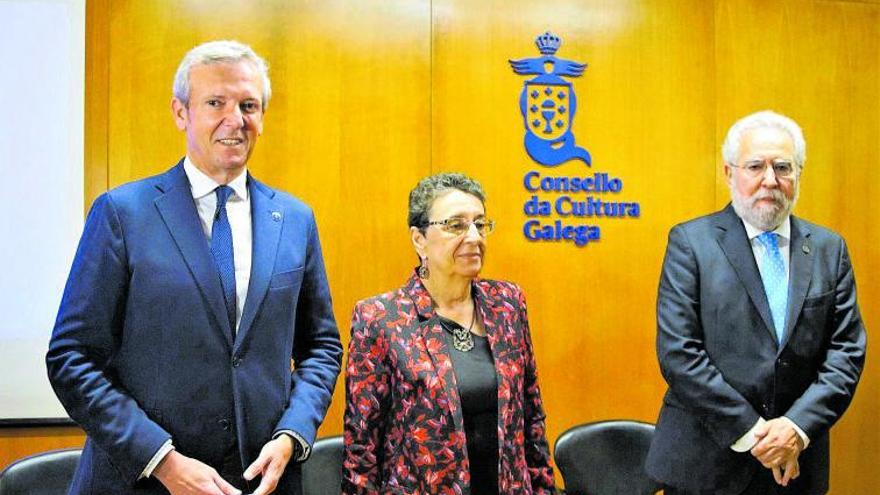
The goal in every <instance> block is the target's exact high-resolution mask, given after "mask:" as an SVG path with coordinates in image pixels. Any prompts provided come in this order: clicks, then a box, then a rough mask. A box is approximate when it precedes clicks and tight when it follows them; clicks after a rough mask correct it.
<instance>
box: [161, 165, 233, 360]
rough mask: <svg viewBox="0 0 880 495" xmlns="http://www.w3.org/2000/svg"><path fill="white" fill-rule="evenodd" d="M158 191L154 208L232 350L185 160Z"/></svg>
mask: <svg viewBox="0 0 880 495" xmlns="http://www.w3.org/2000/svg"><path fill="white" fill-rule="evenodd" d="M162 179H163V180H162V181H161V183H160V184H158V185H157V188H158V189H159V190H160V191H161V192H163V193H164V194H162V195H161V196H159V197H158V198H156V200H155V201H154V204H155V205H156V209H157V210H159V215H160V216H161V217H162V221H163V222H165V226H166V227H167V228H168V231H169V232H170V233H171V237H173V238H174V242H175V244H176V245H177V248H178V249H179V250H180V253H181V254H182V255H183V259H184V260H185V261H186V264H187V266H188V267H189V270H190V273H191V274H192V276H193V278H194V279H195V281H196V284H197V285H198V287H199V290H201V292H202V295H203V296H204V298H205V301H206V303H207V305H208V307H209V308H210V309H211V312H212V313H213V314H214V319H215V320H216V321H217V324H218V326H219V328H220V330H221V332H222V333H223V337H224V338H225V339H226V342H227V344H229V346H230V347H232V331H231V329H230V328H229V318H228V317H227V315H226V304H225V303H224V299H223V288H222V287H221V285H220V276H219V275H218V274H217V268H216V267H215V266H214V260H213V258H212V257H211V249H210V247H209V246H208V241H207V239H206V238H205V232H204V230H202V224H201V220H199V214H198V212H197V211H196V206H195V202H194V201H193V197H192V191H191V189H190V186H189V180H188V179H187V178H186V173H185V172H184V171H183V160H181V161H180V163H178V164H177V166H175V167H174V168H172V169H171V170H170V171H168V172H167V173H166V174H165V175H164V176H163V178H162Z"/></svg>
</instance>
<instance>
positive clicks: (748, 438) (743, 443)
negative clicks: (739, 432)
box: [730, 418, 767, 452]
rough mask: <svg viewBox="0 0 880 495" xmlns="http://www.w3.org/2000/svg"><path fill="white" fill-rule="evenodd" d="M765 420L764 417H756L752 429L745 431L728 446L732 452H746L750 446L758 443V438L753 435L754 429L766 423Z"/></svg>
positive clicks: (750, 448)
mask: <svg viewBox="0 0 880 495" xmlns="http://www.w3.org/2000/svg"><path fill="white" fill-rule="evenodd" d="M766 422H767V420H766V419H764V418H758V422H757V423H755V425H754V426H752V429H750V430H749V431H747V432H746V434H745V435H743V436H741V437H739V440H737V441H736V442H734V443H733V445H731V446H730V448H731V449H732V450H733V451H734V452H747V451H749V450H752V447H754V446H755V444H756V443H758V439H757V438H756V437H755V431H756V430H757V429H758V428H760V427H761V426H763V425H764V423H766Z"/></svg>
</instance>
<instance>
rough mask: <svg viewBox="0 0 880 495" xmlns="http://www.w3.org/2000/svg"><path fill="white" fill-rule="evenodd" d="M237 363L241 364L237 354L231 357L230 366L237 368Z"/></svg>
mask: <svg viewBox="0 0 880 495" xmlns="http://www.w3.org/2000/svg"><path fill="white" fill-rule="evenodd" d="M239 365H241V358H240V357H238V356H235V357H233V358H232V367H233V368H238V367H239Z"/></svg>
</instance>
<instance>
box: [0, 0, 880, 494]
mask: <svg viewBox="0 0 880 495" xmlns="http://www.w3.org/2000/svg"><path fill="white" fill-rule="evenodd" d="M87 6H88V10H87V12H88V18H87V50H88V53H87V64H88V67H89V75H88V79H87V99H86V105H87V107H86V108H87V109H88V112H87V118H86V167H87V168H86V197H87V199H88V200H91V199H93V198H94V196H95V195H96V194H97V192H98V191H100V190H103V187H107V186H110V187H112V186H115V185H118V184H120V183H123V182H126V181H129V180H133V179H137V178H140V177H143V176H146V175H150V174H154V173H158V172H161V171H163V170H165V169H167V168H168V167H170V166H171V165H172V164H173V163H174V162H176V161H177V160H178V159H179V158H180V156H182V154H183V152H184V141H183V136H182V135H181V134H180V133H179V132H178V131H177V130H176V129H175V127H174V126H173V123H172V121H171V118H170V110H169V101H170V98H171V96H170V93H171V78H172V76H173V72H174V70H175V68H176V65H177V63H178V62H179V60H180V58H181V57H182V55H183V54H184V53H185V52H186V50H188V49H189V48H191V47H192V46H193V45H195V44H196V43H199V42H201V41H205V40H209V39H215V38H236V39H240V40H241V41H244V42H246V43H249V44H251V45H252V46H253V47H254V48H255V49H256V50H257V52H259V53H261V54H262V55H263V56H264V57H265V58H266V59H267V60H268V61H269V63H270V65H271V75H272V78H273V87H274V98H273V100H272V102H271V104H270V107H269V110H268V113H267V115H266V119H265V122H266V128H265V133H264V135H263V136H262V138H261V140H260V142H259V143H258V145H257V150H256V153H255V155H254V156H253V158H252V160H251V164H250V169H251V171H252V172H253V173H254V174H255V175H256V176H257V177H258V178H260V179H262V180H264V181H265V182H268V183H269V184H271V185H274V186H276V187H279V188H281V189H284V190H287V191H290V192H292V193H294V194H296V195H298V196H300V197H302V198H303V199H304V200H306V201H307V202H308V203H309V204H311V205H312V206H313V207H314V209H315V212H316V215H317V218H318V222H319V227H320V230H321V235H322V240H323V245H324V255H325V260H326V262H327V268H328V273H329V276H330V283H331V289H332V293H333V298H334V302H335V308H336V317H337V320H338V322H339V324H340V328H341V332H342V334H343V341H344V343H347V342H348V335H347V334H348V328H347V326H348V321H349V317H350V311H351V308H352V306H353V304H354V302H355V301H357V300H358V299H361V298H364V297H367V296H370V295H373V294H376V293H379V292H382V291H385V290H388V289H391V288H394V287H396V286H398V285H399V284H400V283H402V281H403V280H404V279H405V278H406V276H407V275H408V273H409V270H410V269H411V267H412V266H413V265H414V263H415V257H414V255H413V252H412V249H411V247H410V244H409V239H408V235H407V229H406V223H405V217H406V196H407V192H408V191H409V189H410V188H411V187H412V186H413V185H414V184H415V182H416V181H417V180H418V179H419V178H420V177H422V176H424V175H427V174H428V173H431V172H437V171H441V170H460V171H464V172H466V173H468V174H471V175H473V176H475V177H476V178H478V179H479V180H481V181H482V182H483V185H484V186H485V188H486V190H487V192H488V195H489V199H488V203H487V207H488V211H489V214H490V215H491V216H492V217H494V218H495V219H496V220H497V221H498V229H497V231H496V233H494V234H493V235H492V237H491V238H490V240H489V252H488V263H487V267H486V270H485V272H484V275H485V276H487V277H491V278H502V279H509V280H513V281H515V282H517V283H519V284H520V285H521V286H522V287H523V288H524V289H525V291H526V295H527V297H528V301H529V311H530V314H529V316H530V321H531V325H532V333H533V339H534V345H535V348H536V353H537V359H538V367H539V373H540V377H541V383H542V388H543V395H544V399H545V404H546V410H547V414H548V427H549V433H550V441H551V443H552V442H553V441H554V440H555V439H556V437H557V436H558V435H559V434H560V433H561V432H562V431H563V430H565V429H566V428H568V427H570V426H572V425H574V424H577V423H582V422H586V421H595V420H601V419H610V418H633V419H640V420H645V421H654V420H655V418H656V414H657V411H658V409H659V405H660V399H661V395H662V393H663V391H664V389H665V384H664V383H663V380H662V378H661V377H660V374H659V371H658V366H657V363H656V357H655V355H654V334H655V317H654V306H655V298H656V287H657V280H658V277H659V271H660V265H661V263H662V256H663V251H664V248H665V245H666V233H667V232H668V230H669V229H670V228H671V227H672V226H673V225H674V224H676V223H678V222H681V221H684V220H687V219H690V218H693V217H695V216H698V215H701V214H705V213H709V212H711V211H713V210H715V209H718V208H720V207H722V206H723V205H724V204H726V203H727V201H728V198H729V192H728V190H727V187H726V184H725V183H724V181H723V176H722V175H721V158H720V153H719V151H718V148H719V147H720V144H721V141H722V140H723V138H724V133H725V132H726V130H727V128H728V127H729V126H730V124H731V123H732V122H733V121H734V120H735V119H736V118H738V117H740V116H742V115H745V114H747V113H750V112H752V111H756V110H759V109H763V108H772V109H776V110H778V111H780V112H783V113H786V114H788V115H790V116H791V117H793V118H794V119H796V120H797V121H798V122H799V123H800V124H801V125H802V127H803V128H804V132H805V135H806V138H807V146H808V148H807V154H808V159H807V163H806V169H805V173H804V175H803V178H802V190H801V195H800V200H799V202H798V205H797V208H796V210H795V211H796V213H797V214H799V215H801V216H803V217H805V218H807V219H809V220H812V221H815V222H817V223H820V224H823V225H826V226H829V227H831V228H832V229H834V230H836V231H838V232H840V233H841V234H843V235H844V237H845V238H846V239H847V241H848V246H849V249H850V252H851V254H852V258H853V263H854V266H855V271H856V276H857V280H858V283H859V299H860V301H861V307H862V316H863V318H864V320H865V322H866V326H867V327H868V328H869V341H870V342H869V347H870V348H873V347H874V346H875V342H876V339H875V338H873V337H872V336H871V335H872V334H871V333H870V329H871V328H872V325H874V324H876V323H878V322H880V310H878V309H877V306H876V305H875V304H872V302H873V301H876V300H877V299H878V297H880V282H878V281H877V280H876V279H875V277H873V276H872V275H873V274H874V273H878V272H880V253H878V250H877V249H876V246H877V245H878V244H880V233H878V232H880V231H878V229H877V228H876V225H877V224H878V223H880V218H878V213H877V211H878V208H880V204H878V201H880V200H878V199H877V198H878V197H880V173H878V171H877V170H878V164H877V159H876V157H877V156H878V152H880V82H878V81H880V5H877V3H875V2H856V1H827V0H776V1H773V2H767V1H760V0H715V1H702V0H682V1H677V2H668V1H665V0H631V1H626V2H621V1H616V0H548V1H545V2H539V3H536V2H527V1H525V0H508V1H503V2H502V1H500V0H484V1H478V2H477V1H466V0H433V1H432V2H431V1H428V0H420V1H406V0H397V1H389V2H379V1H364V2H349V1H344V0H333V1H328V2H321V3H318V2H313V1H308V0H297V1H292V2H291V1H282V0H269V1H263V2H249V1H244V0H240V1H232V0H223V1H216V2H199V1H195V0H188V1H174V2H171V1H159V0H154V1H139V2H131V1H121V0H100V1H99V0H93V1H92V0H90V2H88V4H87ZM547 29H550V30H552V31H553V32H554V33H555V34H557V35H559V36H561V37H562V38H563V44H562V46H561V48H560V50H559V52H558V55H559V56H560V57H562V58H566V59H571V60H576V61H579V62H587V63H588V64H589V66H588V68H587V70H586V71H585V73H584V75H583V76H581V77H579V78H574V79H572V81H573V83H574V88H575V92H576V94H577V96H578V110H577V115H576V116H575V118H574V127H573V128H574V131H575V135H576V137H577V143H578V144H579V145H580V146H584V147H585V148H587V149H588V150H589V151H590V152H591V153H592V156H593V165H592V167H590V168H588V167H586V166H584V165H583V164H582V163H579V162H570V163H566V164H563V165H561V166H559V167H556V168H544V167H541V166H539V165H537V164H535V163H534V162H532V161H531V159H530V158H529V157H528V156H527V155H526V153H525V150H524V148H523V123H522V119H521V117H520V114H519V107H518V100H519V94H520V91H521V88H522V85H523V82H524V80H525V79H526V78H525V77H523V76H517V75H515V74H514V73H513V72H512V70H511V69H510V66H509V64H508V62H507V61H508V59H518V58H525V57H534V56H537V51H536V49H535V46H534V44H533V39H534V37H535V36H536V35H538V34H540V33H543V32H544V31H545V30H547ZM530 170H538V171H539V172H540V173H541V174H543V175H563V176H571V175H574V176H584V175H592V174H593V173H595V172H607V173H609V174H611V175H613V176H616V177H619V178H620V179H621V180H623V182H624V188H623V190H622V191H621V193H619V194H618V195H616V196H610V195H596V196H598V197H601V198H602V199H607V200H616V201H638V202H639V203H640V205H641V217H640V218H638V219H628V220H623V219H595V218H585V219H583V222H584V223H591V224H596V225H599V226H600V227H601V236H602V237H601V240H600V241H599V242H595V243H591V244H589V245H587V246H586V247H584V248H577V247H574V246H572V245H570V244H568V243H553V242H550V243H531V242H529V241H527V240H526V239H524V237H523V234H522V227H523V223H524V222H525V221H526V220H527V218H526V216H525V214H524V213H523V203H524V202H525V200H526V199H528V197H529V196H530V194H529V193H527V192H526V191H525V189H524V188H523V186H522V179H523V175H524V174H525V173H526V172H528V171H530ZM542 196H545V197H547V198H549V199H555V198H556V197H557V195H554V194H549V193H542ZM574 196H579V198H582V197H584V196H586V195H585V194H584V193H576V194H574ZM568 221H571V222H572V223H574V221H572V220H571V219H570V218H569V219H568ZM872 362H873V360H872V359H871V358H869V359H868V365H867V368H866V370H865V374H864V375H863V379H862V383H861V384H860V386H859V390H858V393H857V395H856V398H855V401H854V402H853V404H852V406H851V408H850V410H849V412H848V413H847V414H846V416H845V417H844V419H843V420H842V421H841V422H840V424H838V425H837V426H836V427H835V429H834V433H833V441H832V443H833V461H832V476H831V479H832V493H836V494H848V493H863V492H864V487H865V486H874V484H876V475H875V474H874V466H875V465H877V464H878V462H880V452H878V451H877V449H875V448H874V446H876V445H878V444H880V433H878V432H880V430H878V429H877V428H876V427H875V422H876V421H875V420H873V412H874V411H875V410H876V409H877V408H878V406H880V376H878V375H880V371H878V370H877V368H876V366H873V364H872ZM343 400H344V397H343V393H342V386H341V382H340V385H339V386H337V392H336V394H335V396H334V402H333V404H332V406H331V411H330V414H329V415H328V417H327V420H326V421H325V424H324V426H323V427H322V429H321V434H322V435H331V434H337V433H340V432H341V429H342V421H341V418H342V403H343ZM16 431H18V430H6V436H0V452H6V451H8V449H7V448H6V445H9V444H10V442H15V443H16V445H23V446H25V447H24V448H19V447H16V448H17V449H18V450H16V451H15V452H20V453H27V452H25V451H27V450H28V449H27V447H28V446H30V447H32V448H33V449H34V450H32V451H35V450H44V449H45V448H47V447H46V446H47V445H48V444H47V443H46V442H51V441H54V440H43V439H41V438H37V437H36V436H33V435H31V434H29V433H27V432H26V431H24V430H22V431H21V432H20V433H16ZM61 436H63V435H61ZM45 437H46V438H52V437H53V433H52V432H48V433H46V435H45ZM78 441H81V437H80V438H79V440H78ZM48 448H51V447H48ZM10 452H11V451H10ZM2 461H3V460H2V459H0V464H2ZM560 482H561V480H560Z"/></svg>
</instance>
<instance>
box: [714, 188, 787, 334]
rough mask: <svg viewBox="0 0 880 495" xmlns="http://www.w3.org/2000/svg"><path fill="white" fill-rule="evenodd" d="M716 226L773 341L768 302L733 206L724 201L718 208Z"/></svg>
mask: <svg viewBox="0 0 880 495" xmlns="http://www.w3.org/2000/svg"><path fill="white" fill-rule="evenodd" d="M717 227H718V229H719V235H718V243H719V245H720V246H721V250H722V251H724V255H725V256H726V257H727V260H728V261H729V262H730V265H731V266H732V267H733V270H734V271H735V272H736V275H737V277H739V280H740V282H742V284H743V287H745V289H746V293H748V295H749V298H750V299H751V300H752V303H753V304H754V305H755V308H757V310H758V313H759V314H760V315H761V319H762V320H763V321H764V326H765V327H766V330H767V331H768V332H769V333H770V335H771V336H772V337H773V342H774V343H775V342H777V337H776V331H775V330H774V326H773V318H772V317H771V316H770V305H769V303H768V302H767V294H766V293H765V292H764V283H763V282H762V281H761V274H760V272H759V271H758V265H757V264H755V255H754V253H753V252H752V246H751V244H750V243H749V238H748V237H747V236H746V229H745V227H743V224H742V220H740V218H739V217H738V216H737V215H736V212H734V211H733V206H731V205H728V206H727V208H725V209H724V210H723V211H722V212H721V216H720V217H719V222H718V223H717Z"/></svg>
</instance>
